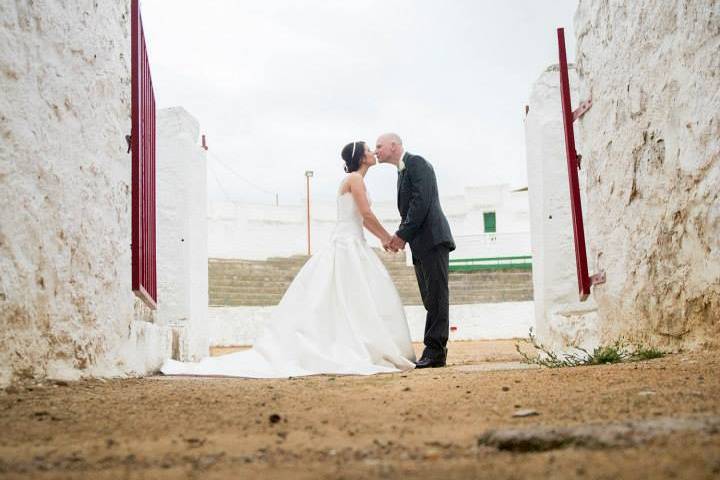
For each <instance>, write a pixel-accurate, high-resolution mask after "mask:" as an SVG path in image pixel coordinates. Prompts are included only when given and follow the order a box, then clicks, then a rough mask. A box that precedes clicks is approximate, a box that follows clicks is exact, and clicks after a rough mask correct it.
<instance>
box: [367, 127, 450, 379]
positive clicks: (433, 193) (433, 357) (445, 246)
mask: <svg viewBox="0 0 720 480" xmlns="http://www.w3.org/2000/svg"><path fill="white" fill-rule="evenodd" d="M375 156H376V157H377V159H378V162H380V163H390V164H393V165H395V166H396V167H397V170H398V182H397V185H398V187H397V189H398V193H397V201H398V210H400V217H401V223H400V227H399V228H398V230H397V232H396V233H395V235H393V237H392V239H391V240H390V241H389V242H387V243H386V244H384V245H383V247H384V248H385V249H386V250H392V251H394V252H397V251H398V250H402V249H403V248H405V243H406V242H407V243H409V244H410V251H411V252H412V261H413V265H414V266H415V276H416V277H417V281H418V286H419V287H420V296H421V297H422V301H423V305H424V306H425V310H427V317H426V319H425V338H424V343H425V350H424V351H423V354H422V356H421V357H420V360H418V361H417V363H416V364H415V365H416V368H434V367H444V366H445V361H446V359H447V348H446V345H447V341H448V334H449V326H450V319H449V316H450V303H449V292H448V259H449V254H450V252H451V251H453V250H455V242H454V240H453V238H452V233H451V232H450V225H448V221H447V219H446V218H445V214H444V213H443V211H442V208H440V199H439V197H438V188H437V181H436V180H435V172H434V170H433V168H432V165H430V164H429V163H428V162H427V160H425V159H424V158H422V157H421V156H419V155H413V154H411V153H407V152H405V151H404V149H403V144H402V140H401V139H400V137H399V136H398V135H397V134H395V133H386V134H384V135H381V136H380V137H379V138H378V139H377V144H376V146H375Z"/></svg>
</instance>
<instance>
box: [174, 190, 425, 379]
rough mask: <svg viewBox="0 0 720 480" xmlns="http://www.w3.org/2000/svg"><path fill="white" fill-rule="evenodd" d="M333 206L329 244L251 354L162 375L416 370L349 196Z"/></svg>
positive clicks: (393, 300) (401, 315)
mask: <svg viewBox="0 0 720 480" xmlns="http://www.w3.org/2000/svg"><path fill="white" fill-rule="evenodd" d="M337 207H338V219H337V224H336V227H335V231H334V232H333V235H332V238H331V241H330V244H329V246H328V247H327V248H326V249H325V250H323V251H322V252H319V253H317V254H315V255H313V256H312V257H311V258H310V259H309V260H308V261H307V262H306V263H305V265H304V266H303V267H302V269H301V270H300V272H299V273H298V274H297V276H296V277H295V279H294V280H293V281H292V283H291V284H290V287H289V288H288V290H287V292H285V295H284V296H283V298H282V300H281V301H280V303H279V304H278V306H277V307H276V309H275V311H274V312H273V315H272V317H271V319H270V320H269V321H268V323H267V324H266V325H265V327H264V328H263V331H262V333H261V334H260V336H259V337H258V339H257V340H256V342H255V344H254V346H253V348H252V349H250V350H245V351H241V352H237V353H232V354H229V355H222V356H219V357H208V358H205V359H203V360H201V361H200V362H197V363H190V362H178V361H175V360H167V361H166V362H165V363H164V365H163V366H162V368H161V371H162V373H164V374H166V375H207V376H232V377H251V378H283V377H296V376H303V375H315V374H356V375H371V374H375V373H383V372H397V371H403V370H409V369H412V368H414V366H415V364H414V361H415V353H414V351H413V348H412V344H411V342H410V331H409V329H408V325H407V321H406V319H405V311H404V309H403V306H402V302H401V300H400V296H399V295H398V292H397V289H396V288H395V285H394V284H393V282H392V279H391V278H390V275H389V274H388V272H387V270H386V269H385V267H384V265H383V264H382V262H381V261H380V259H379V258H378V256H377V254H376V253H375V252H374V251H373V250H372V248H370V246H369V245H368V244H367V242H366V240H365V236H364V231H363V222H362V217H361V215H360V213H359V211H358V209H357V206H356V204H355V201H354V200H353V197H352V195H351V194H350V193H345V194H342V195H339V196H338V198H337Z"/></svg>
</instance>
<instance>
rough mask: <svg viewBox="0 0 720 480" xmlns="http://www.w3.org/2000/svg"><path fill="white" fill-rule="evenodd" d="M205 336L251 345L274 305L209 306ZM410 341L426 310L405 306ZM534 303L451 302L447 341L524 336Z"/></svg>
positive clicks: (418, 336) (213, 341)
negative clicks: (206, 333)
mask: <svg viewBox="0 0 720 480" xmlns="http://www.w3.org/2000/svg"><path fill="white" fill-rule="evenodd" d="M208 310H209V313H208V326H209V328H208V338H209V342H210V345H211V346H238V345H252V344H253V343H254V341H255V338H256V337H257V336H258V334H259V333H260V332H261V330H262V328H263V325H265V324H266V323H267V322H268V321H271V318H272V313H273V311H274V310H275V307H274V306H273V307H210V308H209V309H208ZM405 315H406V317H407V321H408V326H409V327H410V336H411V338H412V341H413V342H422V341H423V336H424V332H425V315H426V312H425V309H424V308H423V307H422V306H419V305H418V306H406V307H405ZM534 323H535V322H534V318H533V302H505V303H483V304H475V305H450V325H451V327H455V329H454V330H451V332H450V340H485V339H501V338H526V337H527V335H528V331H529V329H530V327H532V326H533V325H534Z"/></svg>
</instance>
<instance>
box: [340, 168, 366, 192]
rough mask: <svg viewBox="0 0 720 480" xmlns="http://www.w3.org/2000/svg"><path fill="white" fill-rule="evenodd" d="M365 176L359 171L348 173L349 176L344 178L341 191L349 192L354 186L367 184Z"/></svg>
mask: <svg viewBox="0 0 720 480" xmlns="http://www.w3.org/2000/svg"><path fill="white" fill-rule="evenodd" d="M364 181H365V180H364V179H363V176H362V175H360V174H359V173H357V172H352V173H348V174H347V176H346V177H345V178H344V179H343V181H342V184H341V187H340V193H347V192H349V191H351V190H352V189H353V188H358V187H359V186H360V185H363V186H364V185H365V183H364Z"/></svg>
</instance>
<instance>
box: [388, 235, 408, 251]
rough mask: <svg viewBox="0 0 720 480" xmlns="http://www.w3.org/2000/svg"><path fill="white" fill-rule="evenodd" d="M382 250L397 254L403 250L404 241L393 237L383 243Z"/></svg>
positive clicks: (395, 236)
mask: <svg viewBox="0 0 720 480" xmlns="http://www.w3.org/2000/svg"><path fill="white" fill-rule="evenodd" d="M383 248H384V249H385V251H386V252H393V253H397V252H399V251H400V250H403V249H404V248H405V240H403V239H402V238H400V237H398V236H397V235H393V236H392V237H390V238H389V239H388V240H386V241H385V242H383Z"/></svg>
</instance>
